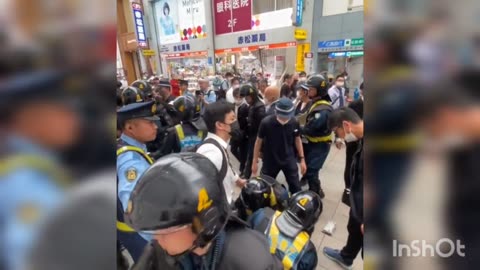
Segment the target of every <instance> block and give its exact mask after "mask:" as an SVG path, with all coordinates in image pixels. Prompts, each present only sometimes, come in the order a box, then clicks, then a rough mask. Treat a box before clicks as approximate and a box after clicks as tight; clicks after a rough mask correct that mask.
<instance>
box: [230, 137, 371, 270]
mask: <svg viewBox="0 0 480 270" xmlns="http://www.w3.org/2000/svg"><path fill="white" fill-rule="evenodd" d="M230 157H232V161H233V162H232V165H233V166H234V168H236V169H238V161H237V160H235V158H234V157H233V155H232V154H230ZM260 168H261V167H260V166H259V169H260ZM344 168H345V147H343V148H342V149H341V150H338V149H337V148H336V147H335V146H332V148H331V150H330V154H329V155H328V158H327V160H326V161H325V164H324V165H323V169H322V170H320V181H321V183H322V188H323V190H324V192H325V198H324V199H323V200H322V201H323V212H322V215H321V216H320V219H319V220H318V223H317V225H316V227H315V232H314V233H313V236H312V241H313V244H314V245H315V247H316V248H317V252H318V265H317V269H318V270H340V269H342V268H341V267H340V266H338V264H337V263H335V262H333V261H331V260H330V259H328V258H327V257H325V256H324V255H323V252H322V250H323V248H324V247H325V246H329V247H332V248H338V249H341V248H342V247H343V246H344V245H345V243H346V242H347V237H348V232H347V223H348V213H349V210H350V208H349V207H348V206H346V205H344V204H343V203H342V202H341V198H342V193H343V189H344V186H345V184H344V180H343V171H344ZM277 180H278V181H279V182H280V183H282V184H285V185H286V186H287V184H286V182H285V176H284V175H283V173H281V172H280V174H279V175H278V176H277ZM238 191H239V190H237V192H236V193H237V194H238ZM330 220H333V221H334V222H335V223H336V229H335V231H334V233H333V235H332V236H328V235H326V234H324V233H322V229H323V227H324V226H325V225H326V224H327V222H328V221H330ZM353 268H354V269H355V270H362V269H363V260H362V257H361V254H359V255H358V256H357V259H356V260H355V261H354V263H353Z"/></svg>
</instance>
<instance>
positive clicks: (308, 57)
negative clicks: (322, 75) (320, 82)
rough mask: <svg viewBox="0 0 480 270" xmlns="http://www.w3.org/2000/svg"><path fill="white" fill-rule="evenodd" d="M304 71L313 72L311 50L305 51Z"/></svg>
mask: <svg viewBox="0 0 480 270" xmlns="http://www.w3.org/2000/svg"><path fill="white" fill-rule="evenodd" d="M304 56H305V59H304V61H305V70H304V71H305V72H306V73H307V74H312V73H313V53H312V52H306V53H305V55H304Z"/></svg>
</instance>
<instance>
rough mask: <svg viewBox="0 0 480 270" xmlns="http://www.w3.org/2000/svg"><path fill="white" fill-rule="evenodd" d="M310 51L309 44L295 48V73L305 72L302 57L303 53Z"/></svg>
mask: <svg viewBox="0 0 480 270" xmlns="http://www.w3.org/2000/svg"><path fill="white" fill-rule="evenodd" d="M309 51H310V43H305V44H298V46H297V61H296V64H295V69H296V71H298V72H300V71H305V61H304V56H305V52H309Z"/></svg>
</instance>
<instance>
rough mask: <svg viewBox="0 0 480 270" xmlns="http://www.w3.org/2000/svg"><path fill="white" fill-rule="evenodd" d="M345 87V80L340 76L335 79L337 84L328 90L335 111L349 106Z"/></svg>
mask: <svg viewBox="0 0 480 270" xmlns="http://www.w3.org/2000/svg"><path fill="white" fill-rule="evenodd" d="M344 86H345V78H344V77H343V76H342V75H338V76H337V78H336V79H335V84H334V85H333V86H332V87H330V89H328V95H329V96H330V99H331V100H332V107H333V109H334V110H336V109H338V108H342V107H345V106H347V102H346V97H345V87H344Z"/></svg>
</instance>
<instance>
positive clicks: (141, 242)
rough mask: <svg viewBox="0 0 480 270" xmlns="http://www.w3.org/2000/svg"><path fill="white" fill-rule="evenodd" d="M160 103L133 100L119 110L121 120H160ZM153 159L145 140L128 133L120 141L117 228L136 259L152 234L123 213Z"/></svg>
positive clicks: (122, 241) (119, 237) (122, 242)
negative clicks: (137, 228) (133, 224)
mask: <svg viewBox="0 0 480 270" xmlns="http://www.w3.org/2000/svg"><path fill="white" fill-rule="evenodd" d="M155 109H156V106H155V104H154V103H153V102H143V103H133V104H129V105H127V106H124V107H122V108H121V109H120V110H118V111H117V115H118V118H119V119H120V121H125V120H128V119H135V118H144V119H147V120H151V121H156V120H158V117H157V116H155V115H154V114H155ZM152 163H153V160H152V158H151V157H150V156H149V155H148V154H147V147H146V145H145V143H143V142H139V141H137V140H136V139H134V138H131V137H129V136H127V135H125V134H122V135H121V136H120V139H119V140H118V142H117V185H118V187H117V195H118V196H117V231H118V239H119V241H120V242H121V244H123V245H124V246H125V248H126V249H127V250H128V251H129V252H130V255H132V257H133V259H134V261H135V260H137V259H138V257H139V256H140V254H141V252H142V251H143V248H144V247H145V245H146V244H147V241H149V240H150V239H151V237H149V236H147V235H142V234H137V233H136V232H135V231H134V230H133V229H132V228H130V227H129V226H128V225H126V224H125V223H124V220H123V213H124V211H125V210H126V209H127V207H128V200H129V198H130V194H131V192H132V190H133V189H134V187H135V185H136V184H137V182H138V179H139V177H140V176H141V175H142V174H143V172H145V171H146V170H147V169H148V168H149V167H150V165H151V164H152Z"/></svg>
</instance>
